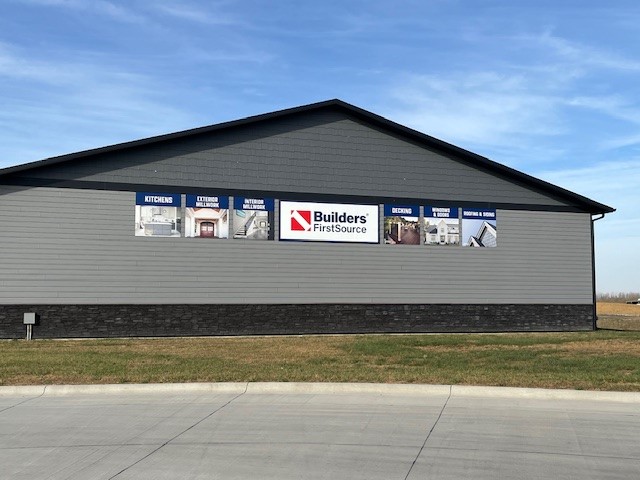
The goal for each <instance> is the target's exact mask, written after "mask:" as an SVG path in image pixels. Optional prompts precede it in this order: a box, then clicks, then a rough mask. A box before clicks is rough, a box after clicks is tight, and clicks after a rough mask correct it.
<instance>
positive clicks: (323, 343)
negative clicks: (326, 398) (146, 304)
mask: <svg viewBox="0 0 640 480" xmlns="http://www.w3.org/2000/svg"><path fill="white" fill-rule="evenodd" d="M257 381H266V382H382V383H428V384H464V385H499V386H512V387H543V388H574V389H589V390H618V391H640V332H617V331H596V332H580V333H540V334H525V333H521V334H495V335H493V334H484V335H476V334H469V335H345V336H305V337H294V336H292V337H242V338H215V337H210V338H170V339H169V338H165V339H118V340H108V339H105V340H36V341H31V342H26V341H24V340H20V341H16V340H12V341H2V342H0V385H32V384H90V383H155V382H257Z"/></svg>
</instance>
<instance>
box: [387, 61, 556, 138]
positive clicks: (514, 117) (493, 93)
mask: <svg viewBox="0 0 640 480" xmlns="http://www.w3.org/2000/svg"><path fill="white" fill-rule="evenodd" d="M391 94H392V96H393V98H394V99H395V100H396V101H397V102H399V106H398V107H397V108H398V110H397V111H396V112H394V114H393V117H394V118H396V119H398V121H399V122H400V123H404V124H407V125H409V126H411V127H413V128H415V129H417V130H420V131H424V132H427V133H429V134H430V135H433V136H435V137H439V138H443V139H449V140H450V141H452V142H454V143H466V144H473V145H492V146H499V145H503V146H504V145H513V143H514V137H531V136H537V135H558V134H559V133H561V132H562V131H563V128H564V127H563V125H562V123H561V122H560V120H559V119H558V117H557V115H556V109H557V106H558V104H559V103H560V99H559V98H558V97H556V96H555V94H554V93H553V92H545V91H540V89H539V88H537V87H536V86H535V82H534V81H532V80H531V79H530V78H527V77H526V76H523V75H519V74H501V73H497V72H474V73H456V74H452V75H449V76H435V75H408V76H405V77H404V78H403V79H401V80H400V81H398V82H396V86H395V87H394V89H393V91H392V93H391Z"/></svg>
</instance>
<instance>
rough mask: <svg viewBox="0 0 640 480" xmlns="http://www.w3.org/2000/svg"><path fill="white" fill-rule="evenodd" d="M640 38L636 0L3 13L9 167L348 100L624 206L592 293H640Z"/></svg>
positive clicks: (602, 252)
mask: <svg viewBox="0 0 640 480" xmlns="http://www.w3.org/2000/svg"><path fill="white" fill-rule="evenodd" d="M639 38H640V4H638V3H637V2H635V1H616V0H612V1H611V2H592V1H589V0H584V1H573V0H564V1H563V0H555V1H548V0H538V1H518V0H510V1H483V0H460V1H455V0H430V1H429V0H422V1H400V0H399V1H396V2H389V1H375V0H371V1H351V0H342V1H332V0H326V1H322V2H319V1H285V0H280V1H251V0H245V1H224V0H223V1H197V0H185V1H174V0H129V1H117V0H2V1H1V2H0V168H1V167H6V166H9V165H14V164H18V163H24V162H27V161H32V160H38V159H41V158H45V157H51V156H55V155H59V154H63V153H69V152H74V151H79V150H83V149H87V148H93V147H99V146H104V145H109V144H112V143H117V142H122V141H127V140H134V139H138V138H143V137H147V136H152V135H158V134H163V133H169V132H172V131H177V130H183V129H187V128H193V127H197V126H202V125H209V124H214V123H218V122H222V121H227V120H233V119H236V118H241V117H245V116H250V115H255V114H260V113H266V112H269V111H273V110H278V109H282V108H288V107H293V106H297V105H302V104H308V103H312V102H315V101H320V100H326V99H330V98H340V99H342V100H345V101H347V102H349V103H352V104H355V105H357V106H359V107H362V108H365V109H367V110H370V111H373V112H375V113H378V114H380V115H382V116H384V117H387V118H389V119H391V120H393V121H396V122H399V123H402V124H405V125H407V126H410V127H412V128H415V129H417V130H420V131H422V132H425V133H427V134H430V135H433V136H435V137H438V138H441V139H443V140H445V141H448V142H451V143H453V144H456V145H459V146H461V147H463V148H466V149H469V150H472V151H474V152H476V153H479V154H481V155H484V156H487V157H489V158H491V159H493V160H495V161H497V162H500V163H503V164H505V165H509V166H511V167H513V168H516V169H519V170H522V171H524V172H526V173H529V174H531V175H534V176H537V177H540V178H542V179H545V180H547V181H550V182H552V183H555V184H558V185H560V186H563V187H565V188H568V189H570V190H573V191H576V192H578V193H580V194H583V195H585V196H588V197H590V198H593V199H594V200H597V201H599V202H601V203H605V204H608V205H611V206H613V207H615V208H617V209H618V211H617V212H616V213H614V214H611V215H608V216H607V217H606V218H605V219H604V220H600V221H598V222H597V223H596V256H597V274H598V277H597V279H598V290H599V291H602V292H619V291H640V273H639V272H640V255H639V253H638V250H639V248H638V247H640V208H638V199H639V197H640V196H639V195H638V191H639V190H640V188H639V186H640V81H638V80H639V78H640V51H639V47H638V46H639V45H640V42H638V39H639ZM550 234H551V232H550Z"/></svg>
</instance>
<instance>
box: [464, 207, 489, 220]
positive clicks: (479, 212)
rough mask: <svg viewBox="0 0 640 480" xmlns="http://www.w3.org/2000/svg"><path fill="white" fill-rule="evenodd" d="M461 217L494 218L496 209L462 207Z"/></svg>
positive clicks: (473, 218) (474, 218) (475, 218)
mask: <svg viewBox="0 0 640 480" xmlns="http://www.w3.org/2000/svg"><path fill="white" fill-rule="evenodd" d="M462 218H466V219H471V220H495V219H496V211H495V210H494V209H485V208H463V209H462Z"/></svg>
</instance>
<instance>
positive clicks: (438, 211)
mask: <svg viewBox="0 0 640 480" xmlns="http://www.w3.org/2000/svg"><path fill="white" fill-rule="evenodd" d="M459 216H460V209H459V208H458V207H432V206H426V207H424V243H425V245H449V246H451V245H460V218H459Z"/></svg>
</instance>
